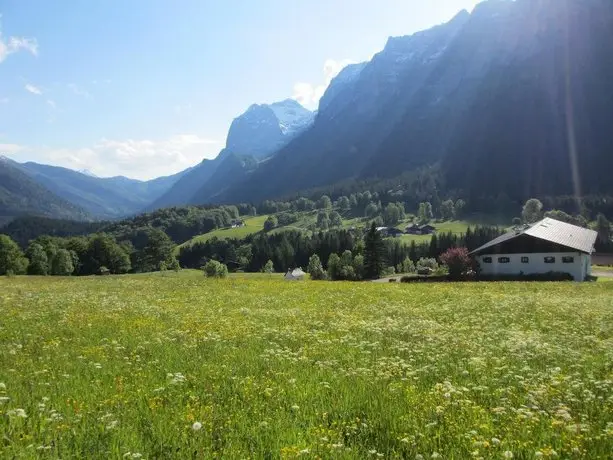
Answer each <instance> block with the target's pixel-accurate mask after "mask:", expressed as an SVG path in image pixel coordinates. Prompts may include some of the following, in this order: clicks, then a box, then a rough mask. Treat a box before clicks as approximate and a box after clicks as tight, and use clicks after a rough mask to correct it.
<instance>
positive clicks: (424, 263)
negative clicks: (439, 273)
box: [415, 257, 438, 270]
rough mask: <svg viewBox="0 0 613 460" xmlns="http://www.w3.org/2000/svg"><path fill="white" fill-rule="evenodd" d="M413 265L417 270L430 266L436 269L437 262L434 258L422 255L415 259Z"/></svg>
mask: <svg viewBox="0 0 613 460" xmlns="http://www.w3.org/2000/svg"><path fill="white" fill-rule="evenodd" d="M415 266H416V268H417V270H419V269H420V268H430V269H432V270H436V269H437V268H438V262H437V261H436V259H434V258H429V259H428V258H425V257H422V258H421V259H419V260H418V261H417V264H415Z"/></svg>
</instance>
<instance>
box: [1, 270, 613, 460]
mask: <svg viewBox="0 0 613 460" xmlns="http://www.w3.org/2000/svg"><path fill="white" fill-rule="evenodd" d="M197 275H198V276H197ZM0 318H2V319H1V320H0V347H2V353H0V432H1V433H2V441H1V442H0V457H2V458H58V457H59V458H141V457H142V458H297V457H301V458H356V459H357V458H359V459H362V458H410V459H413V458H428V459H429V458H445V459H451V458H454V459H464V458H477V457H483V458H538V457H544V458H547V457H552V458H553V457H557V458H581V457H584V458H603V459H604V458H611V457H610V453H611V452H613V283H586V284H582V285H578V284H574V283H556V284H554V283H552V284H540V283H524V284H521V283H499V284H490V283H473V284H470V283H465V284H451V283H450V284H441V285H436V286H432V285H401V284H375V283H359V284H358V283H331V282H310V281H307V282H302V283H301V282H296V283H291V282H284V281H282V280H280V275H277V276H276V277H268V278H266V277H263V276H261V275H260V276H258V277H249V276H240V277H234V278H230V279H227V280H221V281H219V280H205V279H204V278H203V277H201V276H199V274H198V273H197V272H195V271H194V272H184V273H183V272H182V273H179V274H178V275H175V274H167V275H165V276H161V275H160V274H157V275H149V276H123V277H113V276H111V277H91V278H80V279H78V278H32V277H29V278H26V277H17V278H5V279H0Z"/></svg>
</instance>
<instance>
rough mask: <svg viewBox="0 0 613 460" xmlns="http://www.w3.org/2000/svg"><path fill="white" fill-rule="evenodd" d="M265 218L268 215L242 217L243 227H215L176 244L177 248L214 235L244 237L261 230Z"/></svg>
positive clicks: (203, 240)
mask: <svg viewBox="0 0 613 460" xmlns="http://www.w3.org/2000/svg"><path fill="white" fill-rule="evenodd" d="M266 219H268V215H262V216H257V217H246V218H243V221H244V222H245V225H244V226H243V227H237V228H220V229H217V230H213V231H212V232H209V233H205V234H203V235H198V236H196V237H194V238H192V239H191V240H189V241H187V242H185V243H183V244H182V245H180V246H178V249H177V250H179V249H180V248H181V247H184V246H191V245H193V244H194V243H198V242H205V241H208V240H210V239H211V238H214V237H217V238H219V239H224V238H236V239H241V238H245V237H247V236H249V235H251V234H252V233H257V232H259V231H260V230H262V229H263V228H264V222H266Z"/></svg>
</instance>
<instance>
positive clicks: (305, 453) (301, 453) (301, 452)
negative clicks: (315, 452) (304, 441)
mask: <svg viewBox="0 0 613 460" xmlns="http://www.w3.org/2000/svg"><path fill="white" fill-rule="evenodd" d="M310 452H311V450H310V449H308V448H307V449H302V450H301V451H300V452H298V453H299V454H300V455H308V454H309V453H310Z"/></svg>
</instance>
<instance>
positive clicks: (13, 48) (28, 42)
mask: <svg viewBox="0 0 613 460" xmlns="http://www.w3.org/2000/svg"><path fill="white" fill-rule="evenodd" d="M0 19H2V15H0ZM20 50H24V51H27V52H29V53H31V54H32V55H34V56H38V42H37V41H36V39H35V38H25V37H8V38H7V39H5V38H4V37H3V36H2V30H1V29H0V63H1V62H3V61H4V60H5V59H6V58H7V57H8V56H9V55H11V54H13V53H17V52H18V51H20Z"/></svg>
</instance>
